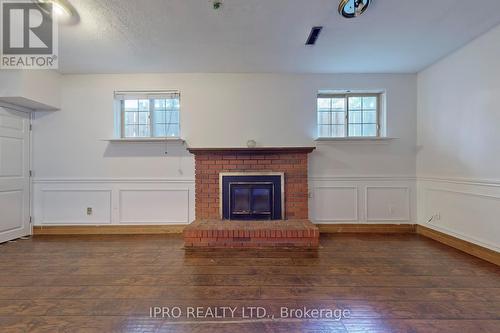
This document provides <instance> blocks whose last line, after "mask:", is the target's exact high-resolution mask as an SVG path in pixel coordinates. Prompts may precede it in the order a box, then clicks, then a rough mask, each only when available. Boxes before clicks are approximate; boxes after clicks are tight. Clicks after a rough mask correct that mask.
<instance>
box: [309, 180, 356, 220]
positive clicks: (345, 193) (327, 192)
mask: <svg viewBox="0 0 500 333" xmlns="http://www.w3.org/2000/svg"><path fill="white" fill-rule="evenodd" d="M311 213H314V221H316V222H331V221H357V220H358V188H357V187H355V186H350V187H341V186H324V187H320V186H318V187H315V189H314V200H313V201H312V211H311Z"/></svg>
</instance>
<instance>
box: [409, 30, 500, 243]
mask: <svg viewBox="0 0 500 333" xmlns="http://www.w3.org/2000/svg"><path fill="white" fill-rule="evenodd" d="M499 59H500V26H499V27H496V28H495V29H493V30H491V31H490V32H488V33H487V34H485V35H483V36H481V37H480V38H478V39H476V40H474V41H473V42H471V43H470V44H469V45H467V46H465V47H464V48H462V49H460V50H458V51H457V52H455V53H454V54H452V55H451V56H449V57H447V58H445V59H443V60H442V61H440V62H438V63H437V64H435V65H433V66H432V67H430V68H428V69H426V70H425V71H423V72H421V73H420V74H419V75H418V149H419V150H418V158H417V175H418V178H419V182H418V187H419V194H418V195H419V197H418V198H419V199H418V204H419V208H418V212H419V214H418V220H419V223H421V224H424V225H427V226H431V227H433V228H435V229H438V230H441V231H444V232H446V233H449V234H452V235H455V236H457V237H460V238H463V239H466V240H469V241H473V242H475V243H477V244H480V245H483V246H487V247H489V248H492V249H495V250H496V251H499V250H500V223H499V216H500V150H499V147H500V135H499V133H500V132H499V130H500V103H499V96H500V64H499ZM431 219H432V220H431ZM429 220H431V221H430V222H428V221H429Z"/></svg>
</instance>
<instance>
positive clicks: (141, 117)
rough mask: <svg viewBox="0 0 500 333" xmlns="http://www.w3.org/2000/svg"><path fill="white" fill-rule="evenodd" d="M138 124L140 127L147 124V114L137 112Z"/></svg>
mask: <svg viewBox="0 0 500 333" xmlns="http://www.w3.org/2000/svg"><path fill="white" fill-rule="evenodd" d="M139 124H141V125H148V124H149V112H139Z"/></svg>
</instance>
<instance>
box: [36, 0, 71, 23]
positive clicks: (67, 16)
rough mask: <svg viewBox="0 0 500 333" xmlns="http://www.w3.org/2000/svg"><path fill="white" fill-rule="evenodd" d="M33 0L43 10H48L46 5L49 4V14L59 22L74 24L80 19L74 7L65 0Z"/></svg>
mask: <svg viewBox="0 0 500 333" xmlns="http://www.w3.org/2000/svg"><path fill="white" fill-rule="evenodd" d="M34 2H35V3H36V4H37V5H38V6H39V7H40V8H41V9H42V10H44V11H45V12H49V11H50V6H48V5H49V4H51V5H52V13H51V14H53V17H54V19H55V20H57V21H58V22H59V23H66V24H75V23H77V22H78V21H79V19H80V18H79V16H78V13H77V12H76V10H75V8H74V7H73V6H72V5H71V4H70V3H69V1H67V0H34Z"/></svg>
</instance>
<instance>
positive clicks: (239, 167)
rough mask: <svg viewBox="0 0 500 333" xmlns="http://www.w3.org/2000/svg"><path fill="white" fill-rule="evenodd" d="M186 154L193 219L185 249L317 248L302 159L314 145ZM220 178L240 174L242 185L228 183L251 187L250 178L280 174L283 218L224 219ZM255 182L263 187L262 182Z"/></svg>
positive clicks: (200, 150)
mask: <svg viewBox="0 0 500 333" xmlns="http://www.w3.org/2000/svg"><path fill="white" fill-rule="evenodd" d="M188 150H189V151H190V152H191V153H192V154H194V155H195V179H196V195H195V205H196V221H195V222H193V223H192V224H191V225H190V226H188V227H187V228H186V230H185V232H184V236H185V245H186V246H187V247H210V246H213V247H259V246H305V247H316V246H317V242H318V230H317V228H316V227H315V226H314V225H313V224H312V223H311V222H310V221H309V220H308V184H307V159H308V154H309V153H311V152H312V151H313V150H314V147H286V148H283V147H272V148H189V149H188ZM224 175H226V176H241V177H243V178H242V180H244V181H241V182H240V181H238V179H237V178H231V179H232V180H233V181H234V183H233V184H245V185H248V186H249V187H252V188H253V187H254V186H256V185H252V183H251V180H252V178H251V177H252V176H259V175H260V176H262V177H264V176H266V175H282V176H283V179H282V184H283V188H280V187H278V188H279V191H281V193H280V194H281V195H282V197H281V196H280V197H279V200H280V201H281V202H282V205H283V207H281V206H280V207H279V208H280V209H282V211H283V213H284V214H283V215H282V216H281V217H282V219H280V220H278V221H276V219H272V218H269V219H266V218H262V221H249V220H246V221H241V220H237V221H235V220H234V219H231V218H229V216H232V217H234V216H235V215H228V214H227V211H226V214H224V209H223V204H224V198H223V196H222V194H223V193H224V188H223V183H222V181H223V176H224ZM254 183H255V184H267V182H265V181H264V180H263V179H257V181H255V182H254ZM226 186H227V184H226ZM226 191H228V190H227V189H226ZM260 191H261V192H260V193H265V192H263V191H264V190H260ZM241 193H250V190H245V189H242V190H241ZM226 195H229V194H226ZM275 195H277V193H275ZM274 198H275V197H274ZM228 200H230V198H227V199H226V201H227V202H229V201H228ZM270 204H272V201H270ZM261 206H262V205H261ZM264 206H266V205H264ZM277 206H279V204H277ZM266 207H267V206H266ZM274 209H277V208H274ZM273 212H275V211H273ZM271 214H272V213H271ZM280 214H281V210H280Z"/></svg>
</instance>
